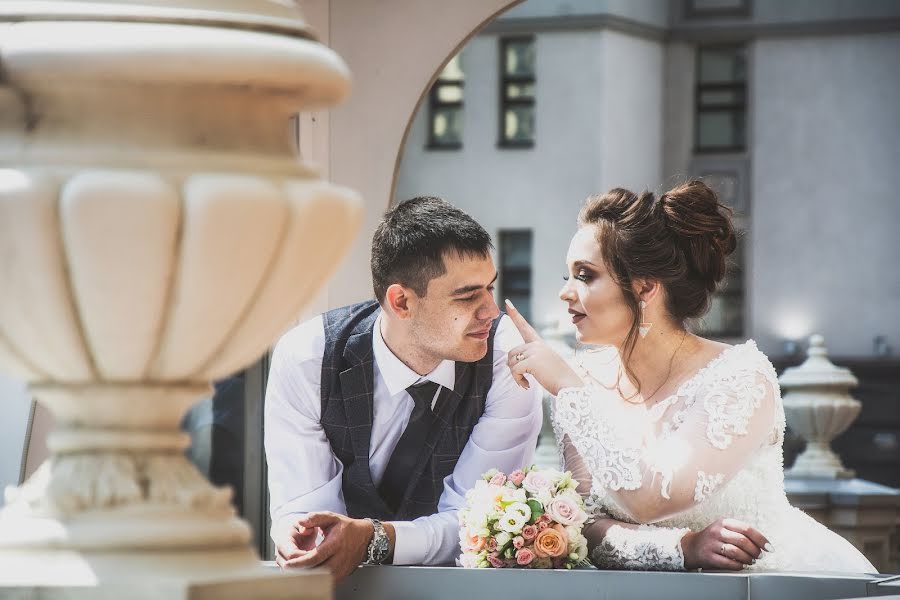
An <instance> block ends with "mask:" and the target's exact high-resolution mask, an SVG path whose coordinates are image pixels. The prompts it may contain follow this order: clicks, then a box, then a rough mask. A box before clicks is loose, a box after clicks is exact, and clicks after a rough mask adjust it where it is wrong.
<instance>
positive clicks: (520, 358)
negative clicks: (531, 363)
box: [513, 352, 525, 362]
mask: <svg viewBox="0 0 900 600" xmlns="http://www.w3.org/2000/svg"><path fill="white" fill-rule="evenodd" d="M513 358H515V359H516V362H519V361H521V360H522V359H523V358H525V353H524V352H519V353H518V354H516V355H515V356H514V357H513Z"/></svg>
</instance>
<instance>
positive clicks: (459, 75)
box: [438, 54, 463, 81]
mask: <svg viewBox="0 0 900 600" xmlns="http://www.w3.org/2000/svg"><path fill="white" fill-rule="evenodd" d="M438 79H442V80H446V81H462V80H463V70H462V61H461V59H460V57H459V54H457V55H456V56H454V57H453V58H451V59H450V62H448V63H447V65H446V66H445V67H444V68H443V69H442V70H441V74H440V75H438Z"/></svg>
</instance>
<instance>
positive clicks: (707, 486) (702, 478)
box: [694, 471, 725, 504]
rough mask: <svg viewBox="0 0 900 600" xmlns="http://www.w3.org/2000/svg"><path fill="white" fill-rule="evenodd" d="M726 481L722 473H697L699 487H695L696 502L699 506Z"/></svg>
mask: <svg viewBox="0 0 900 600" xmlns="http://www.w3.org/2000/svg"><path fill="white" fill-rule="evenodd" d="M723 481H725V475H723V474H722V473H710V474H709V475H707V474H706V473H704V472H703V471H697V485H696V486H695V487H694V502H697V503H698V504H699V503H700V502H703V501H704V500H705V499H706V498H708V497H709V495H710V494H712V493H713V492H714V491H716V488H718V487H719V486H720V485H722V482H723Z"/></svg>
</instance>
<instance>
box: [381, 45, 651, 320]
mask: <svg viewBox="0 0 900 600" xmlns="http://www.w3.org/2000/svg"><path fill="white" fill-rule="evenodd" d="M535 43H536V52H537V63H536V67H535V68H536V81H537V86H536V112H537V118H536V136H535V138H536V141H535V145H534V147H533V148H531V149H505V148H504V149H501V148H498V147H497V118H498V93H499V83H498V76H499V73H498V72H499V65H498V56H499V51H498V36H496V35H482V36H478V37H476V38H475V39H473V40H472V41H471V42H470V43H469V44H468V45H467V46H466V47H465V50H464V51H463V54H462V62H463V69H464V70H465V77H466V83H465V109H464V111H465V115H464V121H465V125H464V133H463V149H462V150H455V151H454V150H441V151H433V150H426V149H425V145H426V142H427V134H428V131H427V125H428V124H427V112H428V107H427V104H424V105H423V106H422V107H421V109H420V110H419V112H418V114H417V116H416V118H415V120H414V122H413V127H412V130H411V132H410V135H409V138H408V139H407V143H406V146H405V148H404V152H403V159H402V161H401V165H400V171H399V179H398V182H397V190H396V194H395V197H396V199H399V200H402V199H406V198H409V197H412V196H417V195H423V194H429V195H440V196H443V197H445V198H447V199H448V200H451V201H452V202H454V203H455V204H456V205H457V206H459V207H460V208H462V209H463V210H465V211H467V212H469V213H470V214H472V215H473V216H474V217H475V218H476V219H477V220H478V221H479V222H480V223H482V224H483V225H484V226H485V228H486V229H487V230H488V231H489V232H490V233H491V234H492V235H493V236H495V239H496V235H497V231H498V230H500V229H516V228H531V229H533V232H534V237H533V240H534V247H533V253H534V255H533V258H534V264H533V270H532V277H533V281H532V286H533V290H534V296H533V304H532V306H533V311H532V314H533V317H534V318H535V319H536V320H537V321H547V320H549V319H550V318H551V316H550V315H554V317H552V318H556V317H555V316H558V315H559V314H562V313H564V306H563V304H562V303H561V302H560V301H559V299H558V298H557V297H556V293H557V291H558V290H559V288H560V287H561V284H562V279H561V277H562V275H564V274H565V253H566V249H567V246H568V243H569V239H570V237H571V236H572V233H573V232H574V229H575V218H576V216H577V214H578V209H579V208H580V206H581V204H582V203H583V201H584V199H585V198H586V197H587V196H588V195H590V194H593V193H597V192H601V191H605V190H606V189H608V188H609V187H612V186H614V185H625V186H630V187H632V188H635V189H637V188H644V187H650V188H655V187H656V186H657V185H658V184H659V183H660V180H661V177H662V164H661V153H660V151H659V148H660V145H661V144H662V135H663V134H662V106H663V94H662V86H663V50H662V44H660V43H659V42H654V41H650V40H645V39H641V38H636V37H632V36H628V35H623V34H620V33H616V32H611V31H604V32H602V33H598V32H590V31H583V32H578V31H576V32H571V33H552V32H551V33H541V34H538V35H537V36H536V42H535Z"/></svg>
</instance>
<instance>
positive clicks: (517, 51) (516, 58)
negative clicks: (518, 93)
mask: <svg viewBox="0 0 900 600" xmlns="http://www.w3.org/2000/svg"><path fill="white" fill-rule="evenodd" d="M504 51H505V56H504V60H503V65H504V72H505V73H506V74H507V75H534V41H533V40H517V41H507V42H505V44H504Z"/></svg>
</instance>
